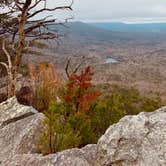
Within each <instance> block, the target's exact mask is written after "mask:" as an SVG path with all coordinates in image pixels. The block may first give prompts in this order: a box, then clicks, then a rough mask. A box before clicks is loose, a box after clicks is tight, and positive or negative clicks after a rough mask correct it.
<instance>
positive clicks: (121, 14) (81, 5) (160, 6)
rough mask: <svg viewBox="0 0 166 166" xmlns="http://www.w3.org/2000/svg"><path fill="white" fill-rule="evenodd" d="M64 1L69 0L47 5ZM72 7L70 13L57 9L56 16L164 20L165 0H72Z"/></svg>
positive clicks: (61, 0) (50, 0)
mask: <svg viewBox="0 0 166 166" xmlns="http://www.w3.org/2000/svg"><path fill="white" fill-rule="evenodd" d="M64 2H65V4H67V3H68V4H69V3H70V2H71V0H48V5H49V6H52V7H53V5H55V4H64ZM73 9H74V11H73V12H72V13H71V12H66V11H59V12H58V18H59V17H62V18H63V17H64V16H66V17H70V15H74V18H75V20H77V21H128V22H130V21H140V22H142V21H153V22H156V21H164V22H166V0H74V5H73ZM64 13H65V14H64ZM56 16H57V15H56Z"/></svg>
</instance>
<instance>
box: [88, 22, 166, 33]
mask: <svg viewBox="0 0 166 166" xmlns="http://www.w3.org/2000/svg"><path fill="white" fill-rule="evenodd" d="M90 24H91V25H93V26H96V27H99V28H104V29H107V30H112V31H121V32H124V31H127V32H132V31H133V32H165V31H166V23H134V24H127V23H121V22H117V23H116V22H102V23H90Z"/></svg>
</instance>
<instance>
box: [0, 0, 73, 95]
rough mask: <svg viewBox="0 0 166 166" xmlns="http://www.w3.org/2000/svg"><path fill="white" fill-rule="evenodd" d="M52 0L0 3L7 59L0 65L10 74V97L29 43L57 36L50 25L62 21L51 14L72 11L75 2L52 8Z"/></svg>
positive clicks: (0, 27)
mask: <svg viewBox="0 0 166 166" xmlns="http://www.w3.org/2000/svg"><path fill="white" fill-rule="evenodd" d="M48 1H49V0H1V2H0V11H1V12H0V38H1V39H2V50H3V53H4V55H5V56H6V60H7V61H6V62H0V64H1V65H2V66H4V67H5V68H6V71H7V73H8V97H12V96H14V95H15V91H16V87H15V85H16V78H17V74H18V71H19V67H20V64H21V61H22V57H23V55H24V53H25V51H26V49H27V48H29V43H30V42H32V41H36V40H48V39H57V38H58V37H59V34H58V33H55V32H53V31H51V29H50V26H51V25H54V24H61V23H60V22H57V20H58V19H57V18H55V17H53V16H52V15H51V14H52V12H54V11H57V10H72V4H73V1H70V2H68V5H62V6H54V4H53V5H52V6H53V7H52V8H50V7H48V5H47V3H48ZM64 4H66V3H65V2H64ZM48 13H50V14H48ZM39 16H40V17H39ZM41 16H42V18H41ZM66 20H67V19H66ZM6 39H7V40H6ZM8 48H10V51H9V49H8ZM1 56H2V55H1Z"/></svg>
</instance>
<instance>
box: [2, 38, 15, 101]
mask: <svg viewBox="0 0 166 166" xmlns="http://www.w3.org/2000/svg"><path fill="white" fill-rule="evenodd" d="M2 50H3V52H4V54H5V56H6V58H7V62H6V63H5V62H0V64H1V65H2V66H4V67H5V69H6V71H7V75H8V88H7V89H8V90H7V95H8V98H10V97H12V96H14V95H15V84H16V79H15V77H14V75H13V65H12V60H11V55H10V53H9V52H8V51H7V49H6V44H5V40H3V42H2Z"/></svg>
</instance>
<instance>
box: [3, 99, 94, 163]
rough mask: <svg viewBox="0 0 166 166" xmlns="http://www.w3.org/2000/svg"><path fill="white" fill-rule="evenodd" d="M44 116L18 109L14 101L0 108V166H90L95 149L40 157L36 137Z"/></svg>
mask: <svg viewBox="0 0 166 166" xmlns="http://www.w3.org/2000/svg"><path fill="white" fill-rule="evenodd" d="M43 119H44V115H43V114H41V113H38V112H37V111H36V110H35V109H34V108H32V107H29V106H24V105H21V104H19V103H18V102H17V99H16V98H15V97H13V98H11V99H9V100H7V101H5V102H3V103H1V104H0V149H1V150H0V165H2V166H23V165H27V166H48V165H49V166H54V165H55V166H91V165H93V162H94V161H95V157H96V145H87V146H85V147H84V148H82V149H77V148H75V149H70V150H66V151H63V152H59V153H56V154H51V155H47V156H42V155H41V154H37V153H38V152H39V148H38V142H39V136H40V133H41V131H42V129H43Z"/></svg>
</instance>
